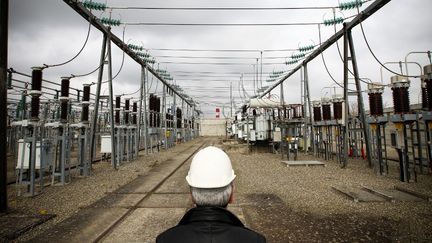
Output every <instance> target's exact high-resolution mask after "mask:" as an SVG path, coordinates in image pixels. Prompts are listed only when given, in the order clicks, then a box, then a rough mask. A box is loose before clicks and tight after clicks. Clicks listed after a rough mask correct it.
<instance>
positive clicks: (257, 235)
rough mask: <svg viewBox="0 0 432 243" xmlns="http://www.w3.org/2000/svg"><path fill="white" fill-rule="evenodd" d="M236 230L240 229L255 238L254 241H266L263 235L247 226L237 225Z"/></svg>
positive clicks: (259, 242)
mask: <svg viewBox="0 0 432 243" xmlns="http://www.w3.org/2000/svg"><path fill="white" fill-rule="evenodd" d="M237 229H238V230H242V231H243V232H244V233H245V234H247V235H249V236H250V238H253V239H255V242H258V243H261V242H267V240H266V238H265V237H264V235H262V234H260V233H258V232H256V231H254V230H252V229H249V228H247V227H237Z"/></svg>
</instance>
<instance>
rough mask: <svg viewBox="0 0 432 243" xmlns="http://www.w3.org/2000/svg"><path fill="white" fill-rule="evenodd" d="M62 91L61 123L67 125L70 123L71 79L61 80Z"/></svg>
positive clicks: (60, 98) (63, 78) (64, 78)
mask: <svg viewBox="0 0 432 243" xmlns="http://www.w3.org/2000/svg"><path fill="white" fill-rule="evenodd" d="M61 79H62V80H61V89H60V97H59V100H60V121H61V122H62V123H67V121H68V108H69V84H70V78H69V77H62V78H61Z"/></svg>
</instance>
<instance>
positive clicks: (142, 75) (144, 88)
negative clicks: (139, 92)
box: [141, 66, 148, 154]
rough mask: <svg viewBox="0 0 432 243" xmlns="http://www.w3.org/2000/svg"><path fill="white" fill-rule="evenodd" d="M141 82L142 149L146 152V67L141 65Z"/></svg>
mask: <svg viewBox="0 0 432 243" xmlns="http://www.w3.org/2000/svg"><path fill="white" fill-rule="evenodd" d="M141 82H142V85H143V91H144V93H143V97H144V98H143V99H142V102H143V108H144V109H142V110H143V116H144V150H145V153H146V154H148V149H147V138H148V127H147V87H146V68H145V67H144V66H141Z"/></svg>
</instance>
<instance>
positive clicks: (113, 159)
mask: <svg viewBox="0 0 432 243" xmlns="http://www.w3.org/2000/svg"><path fill="white" fill-rule="evenodd" d="M107 48H108V86H109V110H110V117H111V119H110V125H111V165H112V166H113V167H114V169H117V163H116V146H115V145H116V136H115V122H114V107H113V103H114V94H113V87H112V57H111V36H110V33H108V38H107ZM119 139H120V137H119ZM119 163H120V160H119Z"/></svg>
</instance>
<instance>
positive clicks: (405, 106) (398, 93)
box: [391, 75, 410, 114]
mask: <svg viewBox="0 0 432 243" xmlns="http://www.w3.org/2000/svg"><path fill="white" fill-rule="evenodd" d="M409 86H410V81H409V80H408V79H407V78H405V77H402V76H398V75H397V76H393V77H391V87H392V88H391V89H392V91H393V106H394V112H395V113H396V114H404V113H407V112H409V111H410V100H409V92H408V88H409Z"/></svg>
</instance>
